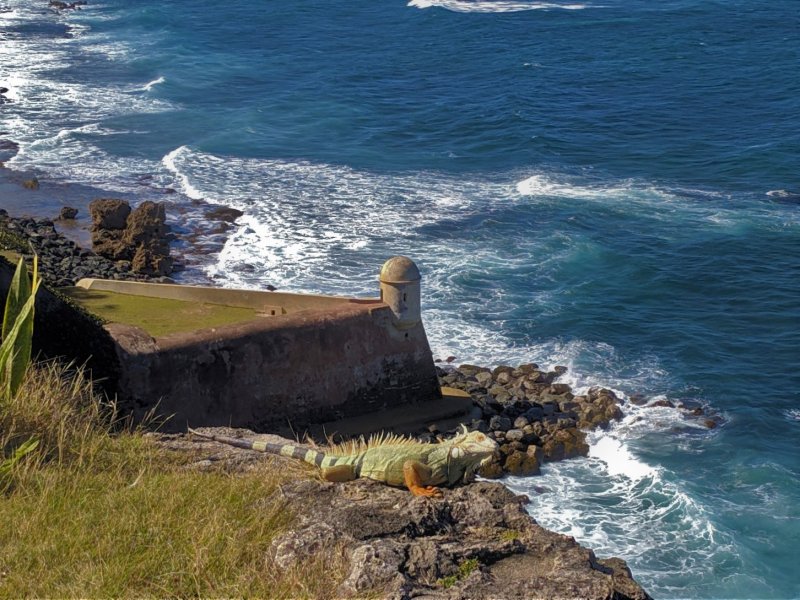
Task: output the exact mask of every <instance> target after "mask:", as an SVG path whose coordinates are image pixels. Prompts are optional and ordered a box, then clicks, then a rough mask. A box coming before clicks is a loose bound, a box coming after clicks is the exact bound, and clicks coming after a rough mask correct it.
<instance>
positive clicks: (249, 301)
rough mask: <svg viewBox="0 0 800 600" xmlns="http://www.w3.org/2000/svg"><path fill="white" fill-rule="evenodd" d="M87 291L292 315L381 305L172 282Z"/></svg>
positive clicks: (89, 283) (102, 282)
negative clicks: (337, 308)
mask: <svg viewBox="0 0 800 600" xmlns="http://www.w3.org/2000/svg"><path fill="white" fill-rule="evenodd" d="M76 285H77V287H81V288H84V289H87V290H101V291H107V292H116V293H119V294H129V295H132V296H144V297H150V298H168V299H171V300H184V301H194V302H208V303H211V304H224V305H227V306H238V307H244V308H253V309H256V310H260V311H265V312H266V313H267V314H270V311H271V310H274V309H275V307H280V309H281V312H280V313H278V314H288V313H291V312H298V311H302V310H326V309H329V308H333V307H336V306H342V305H348V304H367V305H370V304H375V305H379V304H381V300H380V299H379V298H349V297H342V296H322V295H315V294H290V293H286V292H268V291H262V290H235V289H227V288H213V287H201V286H192V285H175V284H169V283H146V282H141V281H116V280H106V279H81V280H80V281H79V282H78V283H77V284H76Z"/></svg>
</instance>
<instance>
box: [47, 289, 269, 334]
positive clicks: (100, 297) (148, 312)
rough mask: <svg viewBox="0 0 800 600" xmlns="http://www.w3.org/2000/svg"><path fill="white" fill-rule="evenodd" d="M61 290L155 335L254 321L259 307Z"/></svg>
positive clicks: (95, 310) (92, 309) (109, 316)
mask: <svg viewBox="0 0 800 600" xmlns="http://www.w3.org/2000/svg"><path fill="white" fill-rule="evenodd" d="M59 291H60V292H61V293H63V294H64V295H66V296H67V297H69V298H71V299H72V300H73V301H75V302H76V303H77V304H79V305H80V306H82V307H83V308H84V309H86V310H87V311H89V312H90V313H92V314H95V315H97V316H98V317H100V318H102V319H104V320H106V321H110V322H112V323H126V324H128V325H135V326H137V327H141V328H142V329H144V330H145V331H146V332H147V333H149V334H150V335H151V336H153V337H160V336H163V335H167V334H169V333H179V332H186V331H194V330H196V329H203V328H208V327H219V326H221V325H229V324H232V323H241V322H244V321H252V320H253V319H255V318H256V316H257V315H256V310H255V309H253V308H242V307H238V306H223V305H221V304H210V303H206V302H187V301H184V300H171V299H168V298H149V297H145V296H134V295H131V294H120V293H117V292H108V291H100V290H86V289H83V288H77V287H75V288H61V289H60V290H59Z"/></svg>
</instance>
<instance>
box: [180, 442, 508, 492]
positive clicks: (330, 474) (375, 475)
mask: <svg viewBox="0 0 800 600" xmlns="http://www.w3.org/2000/svg"><path fill="white" fill-rule="evenodd" d="M189 432H190V433H193V434H195V435H198V436H200V437H203V438H207V439H209V440H214V441H216V442H221V443H223V444H229V445H231V446H237V447H239V448H247V449H248V450H256V451H258V452H267V453H269V454H278V455H280V456H286V457H289V458H297V459H300V460H303V461H305V462H307V463H309V464H311V465H315V466H317V467H319V470H320V475H321V476H322V478H323V479H324V480H325V481H351V480H353V479H358V478H359V477H365V478H367V479H374V480H375V481H381V482H383V483H386V484H387V485H391V486H395V487H402V486H406V487H407V488H408V489H409V490H410V491H411V493H412V494H414V495H415V496H441V495H442V493H441V491H440V490H439V489H438V488H437V487H435V486H438V485H445V486H453V485H455V484H457V483H459V482H461V481H464V482H467V481H469V480H470V479H471V478H472V476H473V475H474V473H475V471H476V470H477V469H478V467H480V466H481V465H482V464H484V463H486V462H489V461H490V460H491V458H492V455H493V454H494V453H495V451H496V450H497V447H498V446H497V442H495V441H494V440H493V439H491V438H490V437H487V436H486V435H484V434H483V433H481V432H480V431H471V432H468V431H467V428H466V427H463V430H462V432H461V433H460V434H458V435H457V436H455V437H454V438H452V439H449V440H444V441H441V442H438V443H434V444H427V443H423V442H419V441H417V440H414V439H411V438H407V437H403V436H398V435H393V434H380V435H373V436H372V437H370V438H369V440H368V441H364V439H363V438H362V439H360V440H357V441H350V442H345V443H344V444H339V445H336V446H332V447H330V448H326V449H324V450H315V449H313V448H308V447H302V446H298V445H294V444H271V443H268V442H261V441H251V440H243V439H238V438H231V437H225V436H220V435H212V434H206V433H200V432H197V431H194V430H193V429H189Z"/></svg>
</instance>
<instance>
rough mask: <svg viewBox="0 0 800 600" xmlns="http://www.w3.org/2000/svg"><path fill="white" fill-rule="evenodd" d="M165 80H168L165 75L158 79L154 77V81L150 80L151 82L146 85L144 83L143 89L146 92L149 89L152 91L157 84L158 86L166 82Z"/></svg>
mask: <svg viewBox="0 0 800 600" xmlns="http://www.w3.org/2000/svg"><path fill="white" fill-rule="evenodd" d="M165 81H166V78H164V77H163V76H161V77H159V78H158V79H153V81H150V82H148V83H146V84H145V85H144V86H143V87H142V88H141V89H142V90H143V91H145V92H149V91H150V90H152V89H153V88H154V87H155V86H157V85H160V84H162V83H164V82H165Z"/></svg>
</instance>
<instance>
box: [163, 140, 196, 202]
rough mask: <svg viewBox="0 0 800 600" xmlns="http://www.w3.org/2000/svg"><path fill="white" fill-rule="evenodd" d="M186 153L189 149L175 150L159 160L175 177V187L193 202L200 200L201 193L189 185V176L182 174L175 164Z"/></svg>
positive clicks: (182, 147)
mask: <svg viewBox="0 0 800 600" xmlns="http://www.w3.org/2000/svg"><path fill="white" fill-rule="evenodd" d="M187 152H189V148H188V147H187V146H180V147H178V148H175V150H173V151H172V152H170V153H169V154H166V155H165V156H164V157H163V158H162V159H161V164H162V165H164V168H166V169H167V171H169V172H170V173H172V174H173V175H174V176H175V180H176V182H177V185H178V187H180V189H181V191H182V192H183V193H184V194H186V195H187V196H188V197H189V198H192V199H193V200H202V198H203V193H202V192H201V191H200V190H198V189H197V188H196V187H194V186H193V185H192V184H191V182H190V181H189V176H188V175H186V174H185V173H183V172H182V171H181V170H180V167H178V164H177V162H178V161H179V160H180V159H181V157H182V156H184V155H185V154H186V153H187Z"/></svg>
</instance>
